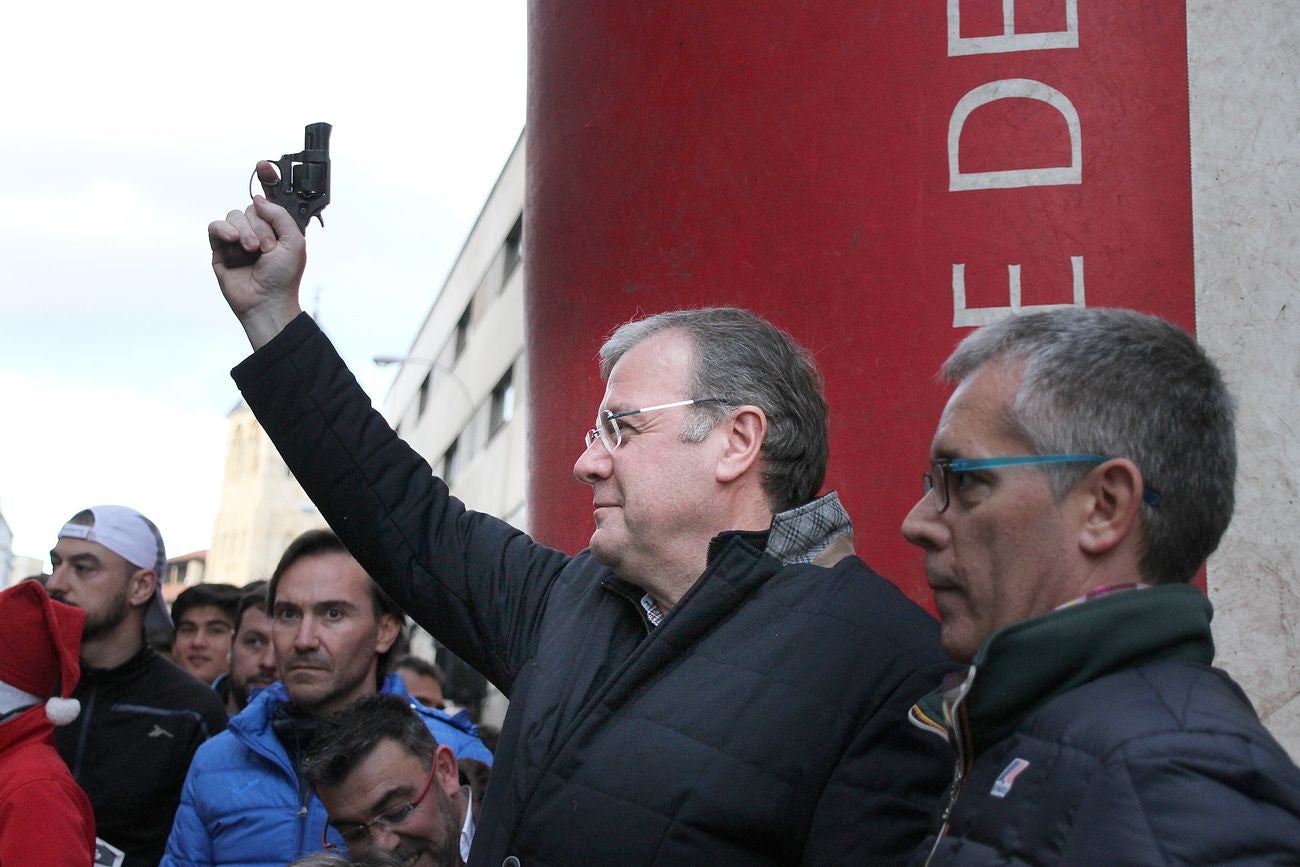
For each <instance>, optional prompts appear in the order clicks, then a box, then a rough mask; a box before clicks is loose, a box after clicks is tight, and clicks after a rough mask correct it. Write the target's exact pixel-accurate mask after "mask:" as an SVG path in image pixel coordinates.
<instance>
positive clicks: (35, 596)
mask: <svg viewBox="0 0 1300 867" xmlns="http://www.w3.org/2000/svg"><path fill="white" fill-rule="evenodd" d="M85 622H86V613H85V612H84V611H82V610H81V609H80V608H74V607H73V606H71V605H65V604H63V603H62V602H55V601H54V600H53V599H51V598H50V597H49V596H48V595H47V594H46V593H45V588H44V587H42V586H41V585H40V583H39V582H37V581H23V582H22V583H20V584H17V585H15V586H13V587H10V588H9V589H8V590H4V591H2V592H0V624H4V626H3V628H0V681H3V682H4V683H6V684H8V685H9V686H12V687H14V688H15V689H18V690H21V691H23V692H27V693H31V694H32V695H34V696H36V697H37V698H38V699H47V698H48V699H49V700H48V701H46V702H45V713H46V715H47V716H48V717H49V718H50V721H51V722H53V723H54V724H55V725H66V724H67V723H70V722H72V721H73V720H74V719H76V718H77V714H78V713H79V712H80V711H81V705H80V703H79V702H78V701H77V700H76V699H73V698H69V697H68V696H70V695H71V694H72V691H73V690H74V689H76V687H77V681H78V680H80V678H81V667H80V665H79V663H78V660H77V657H78V654H79V653H80V651H81V629H82V626H83V625H84V624H85Z"/></svg>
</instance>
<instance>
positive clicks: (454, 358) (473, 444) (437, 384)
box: [384, 135, 528, 725]
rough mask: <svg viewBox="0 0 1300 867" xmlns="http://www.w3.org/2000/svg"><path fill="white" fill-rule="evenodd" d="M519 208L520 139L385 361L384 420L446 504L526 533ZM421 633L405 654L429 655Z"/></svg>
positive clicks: (493, 721) (489, 717)
mask: <svg viewBox="0 0 1300 867" xmlns="http://www.w3.org/2000/svg"><path fill="white" fill-rule="evenodd" d="M523 208H524V137H523V136H522V135H521V136H520V138H519V141H518V142H517V143H516V144H515V149H514V151H513V152H512V153H511V155H510V158H509V159H508V160H507V161H506V165H505V168H504V169H503V170H502V172H501V176H500V178H498V179H497V183H496V186H495V187H494V188H493V190H492V192H491V194H490V195H489V196H488V200H487V203H486V204H485V205H484V206H483V211H482V213H481V214H480V215H479V218H478V220H477V222H476V223H475V224H474V228H473V229H472V230H471V231H470V234H469V237H468V239H467V240H466V241H465V246H464V247H463V248H462V250H461V252H460V255H459V256H458V257H457V259H456V262H455V264H454V265H453V266H452V268H451V271H450V273H449V274H448V276H447V280H446V282H445V283H444V284H443V286H442V288H441V289H440V290H439V292H438V294H437V296H436V297H435V299H434V302H433V306H432V308H431V309H430V311H429V315H428V317H427V318H426V319H425V321H424V324H423V325H422V326H421V328H420V330H419V332H418V333H417V334H416V336H415V339H414V340H412V342H411V347H410V351H409V352H408V353H407V354H406V355H405V356H403V357H402V358H400V359H392V361H396V362H397V363H400V364H401V368H400V369H399V370H398V372H397V375H396V376H395V377H394V380H393V384H392V386H391V387H390V389H389V391H388V395H387V397H386V398H385V400H384V415H385V417H386V418H387V419H388V422H389V424H391V425H392V426H393V428H394V429H395V430H396V431H397V432H398V434H400V435H401V436H402V438H403V439H405V440H406V441H407V442H408V443H410V444H411V446H412V447H413V448H414V449H415V450H416V451H418V452H419V453H420V454H421V455H423V456H424V458H425V460H427V461H428V462H429V464H430V466H432V467H433V469H434V472H436V473H438V475H439V476H440V477H441V478H442V479H443V480H444V481H446V482H447V485H448V487H449V488H450V489H451V493H452V495H453V496H455V497H457V498H459V499H460V500H461V501H462V502H464V503H465V505H466V506H468V507H469V508H471V509H475V510H478V511H481V512H486V513H488V514H492V515H498V516H500V517H502V518H504V519H505V520H507V521H509V522H510V523H511V524H513V525H514V526H516V527H518V528H520V529H521V530H524V531H525V532H526V531H527V530H528V504H527V500H526V487H527V485H526V482H527V464H526V457H527V454H526V453H527V443H528V439H527V431H528V419H527V413H526V409H525V401H524V399H523V395H524V394H525V392H526V390H527V387H528V365H527V363H526V359H525V357H524V269H523V268H522V267H521V265H522V250H523ZM421 632H422V631H420V632H417V634H416V635H414V636H413V637H412V649H413V650H414V651H415V652H417V653H419V654H420V655H423V656H433V655H434V653H435V648H434V645H433V641H432V639H431V638H430V637H429V636H428V634H427V633H423V634H421ZM439 657H440V659H441V658H445V654H439ZM448 675H449V677H450V678H452V679H454V678H455V675H454V673H453V672H451V671H449V672H448ZM505 705H506V701H505V698H504V697H503V696H501V695H500V693H498V692H496V690H495V689H491V688H489V689H488V693H487V695H486V697H485V699H484V700H483V703H482V707H481V713H480V717H479V719H480V721H481V722H484V723H487V724H489V725H499V724H500V721H501V719H502V718H503V717H504V716H505Z"/></svg>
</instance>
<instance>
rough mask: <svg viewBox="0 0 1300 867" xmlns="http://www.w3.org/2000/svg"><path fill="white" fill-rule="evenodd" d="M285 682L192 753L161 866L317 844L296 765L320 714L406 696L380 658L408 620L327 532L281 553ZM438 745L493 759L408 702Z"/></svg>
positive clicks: (310, 801) (278, 584)
mask: <svg viewBox="0 0 1300 867" xmlns="http://www.w3.org/2000/svg"><path fill="white" fill-rule="evenodd" d="M267 597H268V599H267V603H268V609H269V611H270V614H271V620H272V627H271V636H272V641H273V642H274V644H275V649H276V656H277V660H278V663H279V668H280V676H281V681H280V682H277V683H275V684H273V685H271V686H270V687H267V688H266V689H265V690H263V691H262V692H260V693H259V694H258V695H257V697H256V698H254V699H253V701H252V702H250V703H249V705H248V707H247V708H245V709H244V711H243V712H242V713H240V714H239V715H237V716H236V717H234V718H233V719H232V720H231V721H230V726H229V728H228V729H227V730H226V731H225V732H224V733H223V734H222V735H221V736H219V737H217V738H214V739H213V740H212V741H210V742H209V743H207V744H205V745H204V748H203V749H200V750H199V752H198V753H197V754H196V755H195V757H194V762H193V764H192V765H191V766H190V770H189V775H188V776H187V777H186V780H185V787H184V790H183V791H182V793H181V806H180V809H179V810H178V812H177V814H176V822H175V824H174V825H173V827H172V833H171V837H170V838H169V839H168V841H167V853H166V855H165V857H164V858H163V862H162V863H163V864H166V865H177V867H191V865H221V864H243V865H248V864H265V865H276V867H280V865H283V864H286V863H288V862H289V861H292V860H293V859H295V858H298V857H300V856H302V855H304V854H306V853H308V852H313V851H316V850H318V849H321V848H322V847H323V846H324V845H325V842H326V841H327V839H328V840H329V841H330V842H333V843H335V844H340V845H341V841H340V840H339V839H338V837H337V835H336V834H335V833H334V832H333V831H329V832H328V835H329V836H328V838H327V836H326V835H327V830H326V814H325V809H324V807H322V806H321V803H320V801H319V800H318V799H317V798H316V796H315V795H314V794H313V792H312V790H311V787H310V786H309V785H308V784H307V783H306V781H305V780H303V779H302V777H301V776H300V774H299V765H300V762H301V760H302V757H303V755H304V753H305V752H306V750H307V749H308V747H310V745H311V743H312V740H313V738H314V737H315V734H316V730H317V728H318V727H319V724H320V721H321V719H322V718H323V717H325V716H326V715H328V714H330V713H332V712H333V711H335V710H338V709H340V708H342V707H344V706H346V705H348V704H351V703H352V702H353V701H356V700H357V699H359V698H362V697H364V696H367V695H372V694H374V693H376V692H383V693H392V694H396V695H399V696H401V697H402V698H404V699H406V700H407V701H410V697H409V696H407V694H406V690H405V689H404V688H403V687H402V685H401V680H400V679H399V678H398V677H397V676H396V675H389V676H387V677H385V676H384V675H383V671H384V668H385V661H386V659H387V655H388V653H389V650H390V648H391V647H392V645H393V642H394V641H395V640H396V638H397V635H398V632H399V631H400V630H401V628H402V624H403V615H402V613H401V611H400V610H399V609H398V608H397V607H396V606H395V605H394V604H393V602H392V601H391V600H390V599H389V598H388V597H387V596H386V595H385V594H384V592H383V591H382V590H380V589H379V587H378V585H376V584H375V583H374V582H373V581H372V580H371V579H370V576H369V575H367V574H366V572H365V571H364V570H363V569H362V568H361V566H360V564H358V563H357V561H356V560H354V559H353V558H352V556H351V555H350V554H348V553H347V550H346V549H345V548H344V547H343V544H342V543H341V542H340V541H339V540H338V538H337V537H336V536H335V535H334V534H333V533H331V532H330V531H328V530H311V531H308V532H307V533H304V534H303V535H301V536H299V537H298V538H297V539H295V540H294V541H293V542H292V543H291V544H290V545H289V547H288V549H286V550H285V552H284V555H283V556H282V557H281V558H280V562H279V564H278V565H277V566H276V569H275V573H274V575H272V577H271V583H270V586H269V587H268V589H267ZM412 706H413V707H414V708H415V710H416V712H417V713H419V714H420V716H421V718H422V719H423V721H424V723H425V725H426V726H428V728H429V731H430V732H431V733H432V734H433V736H434V737H435V738H436V739H437V741H438V743H440V744H445V745H446V746H448V747H450V748H451V750H452V751H453V752H454V753H455V754H456V755H457V757H464V758H473V759H479V760H481V761H484V762H487V763H489V764H490V763H491V761H492V756H491V754H490V753H489V752H488V751H487V749H486V747H484V746H483V744H482V742H481V741H479V739H478V733H477V731H476V730H475V728H474V727H473V726H472V725H471V724H469V723H468V722H467V721H465V720H462V719H453V718H451V717H449V716H447V715H446V714H444V713H442V712H441V711H437V710H432V709H429V708H425V707H422V706H419V705H416V704H415V703H414V702H412Z"/></svg>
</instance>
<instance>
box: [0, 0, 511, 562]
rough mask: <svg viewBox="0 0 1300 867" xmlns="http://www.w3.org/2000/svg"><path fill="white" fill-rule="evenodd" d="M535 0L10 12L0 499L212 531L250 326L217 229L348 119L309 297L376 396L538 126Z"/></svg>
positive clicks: (202, 533)
mask: <svg viewBox="0 0 1300 867" xmlns="http://www.w3.org/2000/svg"><path fill="white" fill-rule="evenodd" d="M525 5H526V4H525V0H472V2H458V3H454V4H453V3H448V2H443V0H429V2H424V3H395V2H386V0H371V2H368V3H365V4H341V3H340V4H333V3H330V4H324V3H322V4H301V3H294V4H288V3H277V2H261V3H256V4H253V3H245V2H239V0H237V2H227V3H224V4H204V5H199V4H187V3H175V2H148V0H125V2H121V3H115V4H106V3H92V2H75V3H68V2H60V0H49V2H45V3H41V4H21V5H19V6H15V7H13V8H10V9H8V10H7V11H6V13H5V22H4V27H3V28H0V80H3V81H4V82H5V87H4V98H3V101H2V102H0V105H2V106H3V108H2V113H0V165H3V168H4V174H3V180H2V181H0V396H3V400H4V409H5V411H4V414H3V418H2V419H0V431H3V433H2V434H0V513H3V515H4V517H5V519H6V520H7V521H8V523H9V526H10V528H11V529H12V531H13V534H14V550H15V551H16V552H17V553H20V554H25V555H28V556H36V557H39V556H44V554H45V552H46V551H47V550H48V549H49V547H50V545H51V544H52V543H53V541H54V536H55V533H56V532H57V529H58V527H59V526H60V525H61V524H62V522H63V521H64V520H65V519H66V518H67V517H69V516H70V515H71V514H72V513H73V512H74V511H76V510H77V509H80V508H82V507H85V506H88V505H93V504H97V503H122V504H125V505H130V506H133V507H135V508H137V509H139V510H141V511H142V512H144V513H145V514H147V515H149V516H150V517H151V518H153V519H154V520H155V521H156V522H157V523H158V525H159V527H160V528H161V530H162V532H163V537H164V539H165V540H166V542H167V547H168V551H169V553H171V554H180V553H185V552H188V551H193V550H199V549H203V548H207V547H208V546H209V545H210V543H211V537H212V522H213V519H214V518H215V516H216V511H217V505H218V498H219V495H220V487H221V476H222V472H223V458H224V448H225V434H226V427H225V416H226V413H227V412H228V411H229V410H230V409H231V408H232V407H233V406H234V405H235V403H236V402H237V400H238V393H237V392H236V390H235V388H234V385H233V384H232V382H231V380H230V376H229V369H230V368H231V367H232V366H233V365H235V364H236V363H238V362H239V361H240V360H241V359H243V358H244V357H245V356H246V354H247V352H248V344H247V342H246V340H245V338H244V335H243V331H242V330H241V329H240V328H239V326H238V324H237V323H236V322H235V320H234V318H233V317H232V316H231V315H230V312H229V310H228V309H227V308H226V306H225V303H224V302H223V301H222V299H221V296H220V293H219V292H218V290H217V288H216V283H215V281H214V279H213V276H212V272H211V270H210V268H209V264H208V263H209V254H208V249H207V238H206V226H207V224H208V222H210V221H211V220H213V219H216V218H219V217H222V216H224V215H225V213H226V212H227V211H228V210H230V209H231V208H235V207H243V206H244V205H245V204H247V200H248V192H247V189H248V187H247V183H248V175H249V172H250V171H251V168H252V165H253V163H254V162H255V161H256V160H257V159H259V158H271V159H278V158H279V157H280V156H281V155H282V154H284V153H287V152H295V151H298V150H301V149H302V144H303V139H302V135H303V126H304V125H305V124H307V123H310V122H314V121H321V120H323V121H328V122H330V123H332V124H333V125H334V131H333V137H332V139H331V157H332V160H333V189H332V202H331V204H330V207H329V208H328V209H327V210H326V211H325V214H324V216H325V228H324V229H322V228H321V227H320V226H318V225H317V224H315V223H314V222H313V223H312V226H311V228H310V229H309V231H308V242H309V263H308V267H307V274H306V277H305V279H304V284H303V288H304V298H303V303H304V306H307V307H308V308H309V309H310V308H315V309H316V310H317V311H318V314H319V315H318V318H319V319H320V321H321V322H322V324H323V325H324V326H325V328H326V330H327V331H328V332H329V333H330V334H331V335H332V337H333V338H334V339H335V342H336V343H337V344H338V345H339V348H340V350H341V351H342V353H343V355H344V357H345V358H346V359H347V360H348V361H349V363H350V364H351V365H352V367H353V369H354V370H356V371H357V373H358V375H359V376H360V378H361V379H362V382H363V384H364V385H365V386H366V387H367V389H368V390H369V391H370V392H371V395H372V397H373V398H374V399H375V400H376V402H381V401H382V399H383V394H384V392H385V390H386V389H387V386H388V382H389V380H390V378H391V375H392V373H391V369H389V370H378V369H376V368H374V367H373V366H372V365H371V364H370V362H369V359H370V358H371V357H372V356H374V355H378V354H401V353H403V352H405V351H406V349H407V348H408V347H409V345H410V342H411V340H412V338H413V337H414V336H415V330H416V328H418V326H419V323H420V322H421V321H422V320H423V318H424V314H425V313H426V312H427V310H428V308H429V305H430V303H431V302H432V300H433V296H434V293H435V292H436V291H437V289H438V288H439V287H440V286H441V285H442V282H443V279H444V278H445V276H446V274H447V271H448V269H449V268H450V266H451V263H452V261H453V260H454V258H455V255H456V253H457V252H458V251H459V249H460V246H461V244H462V243H463V242H464V240H465V237H466V236H467V234H468V232H469V230H470V228H471V226H472V224H473V222H474V218H475V217H476V216H477V214H478V211H479V209H480V207H481V206H482V203H483V201H484V199H485V198H486V196H487V194H488V192H489V191H490V190H491V188H492V185H493V183H494V182H495V180H496V178H497V175H498V174H499V172H500V170H501V168H502V166H503V165H504V163H505V159H506V157H507V156H508V155H509V153H510V151H511V149H512V148H513V147H514V144H515V142H516V140H517V139H518V137H519V134H520V132H521V130H522V128H523V123H524V80H525V71H526V58H525V53H526V48H525V36H524V31H525V20H524V19H525Z"/></svg>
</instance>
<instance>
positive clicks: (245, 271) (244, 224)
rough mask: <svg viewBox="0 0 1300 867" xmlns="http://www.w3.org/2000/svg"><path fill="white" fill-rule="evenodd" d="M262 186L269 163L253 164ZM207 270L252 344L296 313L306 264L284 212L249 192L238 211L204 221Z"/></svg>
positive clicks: (270, 174) (269, 175) (269, 180)
mask: <svg viewBox="0 0 1300 867" xmlns="http://www.w3.org/2000/svg"><path fill="white" fill-rule="evenodd" d="M257 175H258V179H259V180H260V181H261V182H262V184H263V186H264V188H265V185H266V184H273V183H274V182H275V179H276V177H275V169H274V167H273V166H272V165H271V164H270V163H268V162H266V161H265V160H263V161H262V162H260V163H258V164H257ZM208 243H209V245H210V246H211V247H212V270H213V271H214V272H215V273H216V275H217V283H218V284H219V285H220V286H221V294H222V295H224V296H225V298H226V303H227V304H229V305H230V309H231V310H232V311H233V312H234V314H235V315H236V316H237V317H239V321H240V323H241V324H242V325H243V326H244V331H245V332H246V333H247V334H248V339H249V342H250V343H252V344H253V348H254V349H257V348H259V347H260V346H262V345H263V344H265V343H267V342H268V341H269V340H271V338H273V337H275V335H277V334H279V333H280V330H281V329H282V328H284V326H285V325H286V324H288V322H289V321H290V320H291V319H293V318H294V317H295V316H297V315H298V314H299V313H301V312H302V308H301V307H300V306H299V305H298V286H299V284H300V282H301V281H302V273H303V268H304V267H305V266H306V264H307V245H306V242H305V240H304V239H303V236H302V232H300V231H299V230H298V226H297V224H296V223H294V221H293V218H292V217H290V216H289V213H288V212H287V211H285V209H284V208H282V207H280V206H279V205H274V204H272V203H270V202H268V201H267V200H266V199H265V198H263V197H262V196H255V197H254V199H253V204H252V205H250V206H249V207H248V208H246V209H245V210H242V211H231V212H230V213H229V214H227V215H226V218H225V219H224V220H217V221H215V222H213V223H210V224H209V225H208Z"/></svg>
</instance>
